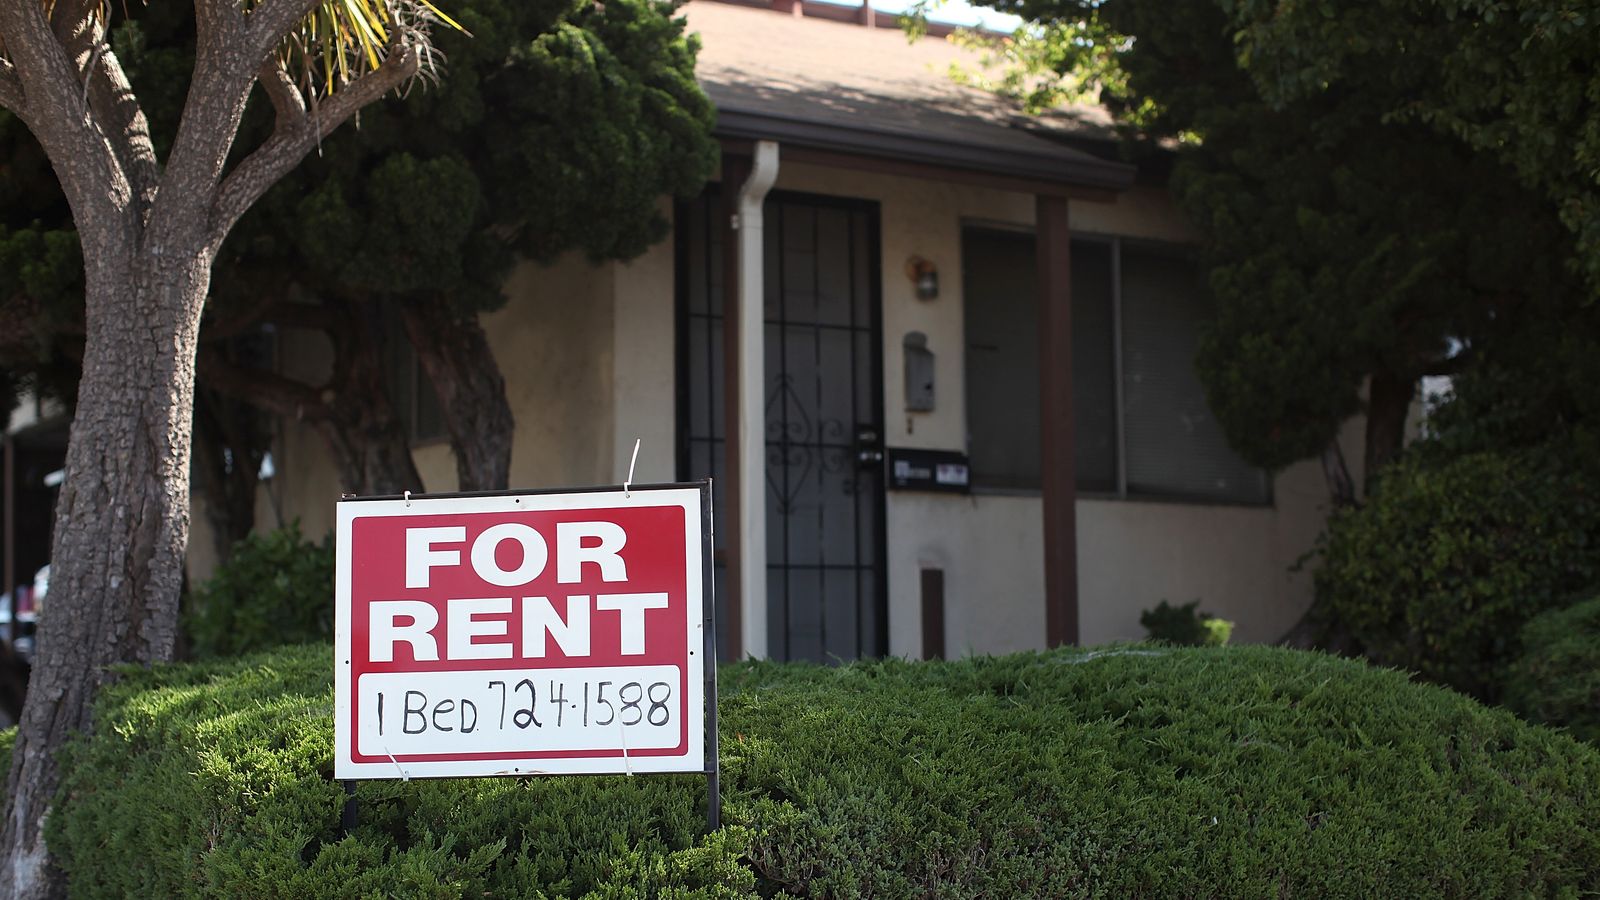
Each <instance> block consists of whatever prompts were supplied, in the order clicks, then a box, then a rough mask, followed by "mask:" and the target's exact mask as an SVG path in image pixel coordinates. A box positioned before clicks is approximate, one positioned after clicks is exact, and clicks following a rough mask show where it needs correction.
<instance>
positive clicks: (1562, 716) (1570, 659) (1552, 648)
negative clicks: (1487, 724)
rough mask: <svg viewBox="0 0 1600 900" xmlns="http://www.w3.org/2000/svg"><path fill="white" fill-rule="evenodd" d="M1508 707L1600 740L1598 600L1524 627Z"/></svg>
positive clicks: (1508, 686)
mask: <svg viewBox="0 0 1600 900" xmlns="http://www.w3.org/2000/svg"><path fill="white" fill-rule="evenodd" d="M1505 700H1506V705H1507V706H1509V707H1511V708H1512V709H1514V710H1516V711H1517V712H1518V713H1520V714H1521V715H1522V716H1524V717H1526V718H1528V719H1530V720H1532V721H1535V722H1545V723H1548V724H1551V725H1560V726H1563V727H1565V728H1567V729H1569V730H1570V731H1571V732H1572V733H1573V735H1575V736H1577V737H1580V738H1582V739H1584V740H1586V741H1590V742H1593V743H1597V744H1600V598H1595V599H1591V600H1587V601H1585V602H1583V603H1578V604H1574V605H1572V606H1568V607H1564V608H1561V609H1555V610H1551V611H1550V612H1547V613H1544V614H1543V615H1540V616H1537V617H1535V618H1534V619H1533V621H1531V622H1529V623H1528V624H1527V626H1526V627H1524V628H1523V629H1522V655H1521V656H1520V657H1518V658H1517V660H1516V662H1515V663H1513V664H1512V665H1511V669H1510V672H1509V673H1508V678H1507V682H1506V697H1505Z"/></svg>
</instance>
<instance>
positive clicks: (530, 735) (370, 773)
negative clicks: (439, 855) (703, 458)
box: [334, 483, 716, 779]
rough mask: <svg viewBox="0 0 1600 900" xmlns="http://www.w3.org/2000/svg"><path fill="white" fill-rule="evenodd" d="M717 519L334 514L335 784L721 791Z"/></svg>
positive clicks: (504, 505)
mask: <svg viewBox="0 0 1600 900" xmlns="http://www.w3.org/2000/svg"><path fill="white" fill-rule="evenodd" d="M709 503H710V500H709V485H708V484H704V483H702V484H695V485H666V486H660V487H633V488H632V489H631V490H629V491H623V490H618V489H605V490H592V491H576V492H564V493H505V494H477V495H434V496H415V497H409V498H394V499H370V500H369V499H353V500H346V501H344V502H341V503H340V504H339V506H338V525H337V532H336V535H337V553H338V562H337V569H336V585H335V616H336V621H335V644H334V653H335V659H334V665H335V679H334V681H335V698H334V704H335V728H334V752H335V761H334V769H335V777H336V778H340V779H359V778H400V777H405V778H416V777H459V776H481V775H532V774H580V773H589V774H602V773H614V774H621V773H625V772H627V773H634V772H693V773H698V774H708V775H711V774H713V773H714V772H715V769H716V762H715V752H716V751H715V743H716V738H715V708H714V706H712V705H711V704H714V703H715V689H714V687H711V686H710V685H711V682H710V679H711V678H712V677H714V673H715V659H714V658H713V656H712V654H713V653H714V652H715V651H714V646H713V642H714V637H713V635H712V634H711V631H712V628H713V623H712V620H711V618H710V616H709V613H710V610H711V600H710V583H709V580H708V578H707V573H708V564H707V560H708V559H709V554H710V546H711V523H710V506H709ZM708 716H709V723H710V727H709V728H708Z"/></svg>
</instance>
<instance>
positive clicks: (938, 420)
mask: <svg viewBox="0 0 1600 900" xmlns="http://www.w3.org/2000/svg"><path fill="white" fill-rule="evenodd" d="M777 189H779V190H790V191H803V192H810V193H819V194H831V195H837V196H845V197H859V198H865V199H870V200H876V201H877V202H878V203H879V208H880V212H881V216H882V234H883V244H882V254H883V256H882V263H883V286H882V290H883V304H884V310H883V326H884V334H883V359H884V373H883V374H884V392H885V393H884V400H885V402H884V407H885V415H886V419H887V421H886V422H885V433H886V437H887V440H888V442H889V444H890V445H892V446H902V447H920V448H930V449H947V450H961V451H965V450H966V408H965V393H966V391H965V384H964V374H965V363H964V359H963V348H964V345H965V342H964V340H963V337H962V331H963V326H962V320H963V307H962V277H961V275H962V273H961V227H962V225H963V223H964V222H986V223H991V224H1001V225H1004V224H1012V225H1018V226H1026V227H1031V226H1032V224H1033V213H1034V198H1033V197H1032V196H1031V195H1027V194H1018V193H1011V192H1004V191H995V190H989V189H983V188H975V187H968V186H964V185H956V184H948V183H939V182H930V181H921V180H915V179H903V178H890V177H885V176H882V175H877V174H868V173H857V172H844V171H839V170H833V169H826V168H821V167H817V166H809V165H798V164H785V165H784V166H783V167H782V168H781V170H780V173H779V176H778V184H777ZM1070 213H1071V221H1072V227H1073V229H1074V230H1075V231H1078V232H1081V233H1091V234H1102V235H1119V236H1124V237H1140V238H1148V239H1156V240H1164V241H1175V242H1184V241H1190V240H1193V239H1194V233H1193V231H1192V230H1191V228H1190V227H1189V225H1188V224H1187V223H1186V222H1185V221H1184V220H1183V218H1182V217H1181V216H1180V215H1179V214H1178V213H1177V212H1176V210H1175V209H1174V208H1173V207H1172V205H1171V203H1170V201H1169V200H1168V198H1167V195H1166V194H1165V192H1163V191H1159V190H1156V189H1152V188H1148V187H1140V188H1135V189H1134V190H1133V191H1130V192H1129V193H1127V194H1125V195H1123V196H1121V197H1119V198H1118V199H1117V201H1116V202H1115V203H1109V204H1107V203H1088V202H1079V201H1074V202H1073V203H1072V204H1071V205H1070ZM914 255H915V256H921V257H923V258H925V259H928V260H931V261H932V262H933V263H934V264H935V265H937V266H938V269H939V285H940V296H939V297H938V298H937V299H936V300H933V301H928V302H924V301H920V300H917V299H916V297H915V295H914V293H913V290H912V285H911V282H910V280H909V279H907V278H906V276H905V275H904V274H903V268H904V264H905V261H906V259H907V258H908V257H911V256H914ZM913 330H915V331H921V332H923V333H924V334H926V335H927V336H928V346H929V348H930V349H931V350H933V352H934V353H935V354H936V370H935V381H936V384H937V395H938V396H937V408H936V409H935V410H934V411H933V412H929V413H907V412H905V410H904V402H903V398H904V391H903V386H902V379H903V369H902V366H903V362H902V357H901V339H902V337H903V336H904V335H905V333H906V332H908V331H913ZM1274 497H1275V501H1274V504H1273V505H1272V506H1271V507H1255V508H1252V507H1240V506H1218V505H1206V504H1185V503H1168V502H1160V503H1156V502H1146V501H1133V500H1114V499H1081V500H1080V501H1079V502H1078V560H1079V608H1080V615H1079V628H1080V634H1081V637H1082V640H1083V641H1084V642H1085V643H1101V642H1105V641H1111V640H1124V639H1138V638H1140V637H1142V636H1143V629H1142V628H1141V627H1140V626H1139V613H1140V612H1141V611H1142V610H1144V609H1147V608H1150V607H1152V606H1155V605H1156V604H1157V603H1158V602H1160V601H1161V600H1163V599H1165V600H1169V601H1171V602H1173V603H1186V602H1188V601H1189V600H1193V599H1197V598H1198V599H1199V600H1200V601H1201V608H1202V609H1205V610H1207V611H1211V612H1213V613H1215V614H1217V615H1221V616H1223V617H1225V618H1232V619H1233V620H1235V621H1236V622H1237V629H1236V631H1235V635H1236V638H1235V639H1236V640H1241V641H1271V640H1275V639H1277V638H1278V637H1280V636H1281V635H1282V634H1283V633H1284V632H1285V631H1287V630H1288V629H1289V627H1290V626H1292V625H1293V624H1294V623H1295V622H1296V621H1297V620H1298V618H1299V616H1300V614H1301V613H1302V612H1303V611H1304V609H1305V606H1306V604H1307V603H1308V602H1309V600H1310V593H1309V587H1310V586H1309V579H1308V576H1307V575H1306V574H1304V573H1301V574H1293V573H1291V572H1290V571H1289V570H1290V567H1291V566H1292V565H1293V564H1294V563H1295V562H1296V561H1297V560H1298V559H1299V558H1300V557H1301V556H1302V555H1303V554H1304V553H1305V552H1306V551H1307V550H1308V549H1310V548H1311V546H1312V544H1313V542H1314V541H1315V539H1316V535H1317V533H1318V531H1319V530H1320V528H1321V522H1322V516H1323V507H1324V505H1325V497H1326V491H1325V489H1324V488H1323V485H1322V480H1321V474H1320V470H1319V469H1318V468H1317V467H1316V466H1315V465H1313V464H1303V465H1301V466H1297V467H1295V468H1293V469H1291V470H1289V471H1288V472H1285V473H1284V474H1283V475H1281V476H1280V477H1279V478H1278V479H1276V481H1275V483H1274ZM887 507H888V509H887V515H888V533H889V555H888V558H889V594H890V597H889V622H890V625H889V635H890V648H889V649H890V652H891V653H895V654H898V655H906V656H915V655H918V654H920V652H921V641H922V639H921V634H922V632H921V627H922V625H921V598H920V595H919V591H920V584H921V578H920V570H921V569H923V568H928V567H935V568H940V569H943V570H944V572H945V597H946V612H945V620H946V647H947V649H948V650H949V652H951V653H1004V652H1008V651H1012V650H1021V649H1031V648H1039V647H1042V646H1043V645H1044V607H1043V595H1044V572H1043V547H1042V541H1041V535H1040V533H1039V529H1040V526H1041V522H1042V509H1041V501H1040V500H1039V498H1038V497H1037V496H1000V495H983V494H979V495H974V496H970V497H958V496H948V495H934V494H920V493H912V492H898V491H890V492H889V495H888V500H887Z"/></svg>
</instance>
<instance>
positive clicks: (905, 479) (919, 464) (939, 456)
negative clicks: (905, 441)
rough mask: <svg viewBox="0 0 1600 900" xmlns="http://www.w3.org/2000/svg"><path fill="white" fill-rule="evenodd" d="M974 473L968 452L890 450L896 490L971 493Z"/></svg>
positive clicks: (890, 463)
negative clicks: (968, 458)
mask: <svg viewBox="0 0 1600 900" xmlns="http://www.w3.org/2000/svg"><path fill="white" fill-rule="evenodd" d="M971 471H972V470H971V466H970V464H969V463H968V460H967V455H966V454H965V453H959V452H957V451H954V450H914V449H909V448H904V447H890V448H889V486H890V487H892V488H894V489H896V490H902V491H938V492H941V493H951V494H966V493H970V492H971V490H972V476H971Z"/></svg>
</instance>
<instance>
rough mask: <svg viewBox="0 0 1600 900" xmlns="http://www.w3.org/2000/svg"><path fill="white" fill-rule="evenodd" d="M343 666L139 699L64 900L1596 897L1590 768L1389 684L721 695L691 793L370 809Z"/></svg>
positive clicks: (1043, 675)
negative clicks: (716, 769) (709, 807)
mask: <svg viewBox="0 0 1600 900" xmlns="http://www.w3.org/2000/svg"><path fill="white" fill-rule="evenodd" d="M331 669H332V654H331V652H330V651H329V649H328V648H327V647H325V646H324V647H302V648H292V649H287V650H282V651H279V652H276V653H271V654H264V655H258V656H255V657H251V658H248V659H245V660H243V661H236V662H226V663H208V664H199V665H189V666H175V667H164V668H159V669H156V670H154V671H148V670H146V671H128V672H125V673H124V676H123V677H124V680H123V681H122V682H121V683H118V684H114V685H112V686H110V687H108V688H107V689H106V690H105V692H104V694H103V695H102V699H101V701H100V702H99V704H98V706H97V710H96V722H97V730H96V733H95V734H94V736H93V737H91V738H87V739H83V740H81V741H79V742H78V743H76V744H73V745H71V746H70V747H69V748H68V750H67V751H66V754H65V756H64V770H65V776H64V783H63V787H62V794H61V796H60V797H59V798H58V803H57V805H56V811H55V813H54V814H53V815H52V816H51V818H50V820H49V823H48V829H49V830H48V832H47V838H48V840H49V842H50V845H51V847H52V848H53V849H54V850H55V851H56V853H57V854H58V855H59V859H60V862H61V865H62V866H63V868H64V870H65V871H66V873H67V875H68V878H69V885H70V888H71V891H72V893H73V894H74V895H76V896H80V897H99V896H118V897H121V896H163V897H165V896H175V897H217V896H230V897H231V896H251V897H318V896H339V897H355V896H375V895H394V896H404V897H445V896H448V897H462V896H472V897H480V896H495V897H546V896H581V895H586V896H595V897H630V896H631V897H645V896H651V897H685V896H711V897H718V896H722V897H731V896H752V895H756V894H760V895H762V896H773V895H777V894H784V895H790V896H809V897H864V896H872V897H948V898H965V897H978V896H988V897H1052V898H1058V897H1079V896H1091V895H1093V896H1230V897H1231V896H1261V897H1265V896H1273V897H1278V896H1319V897H1320V896H1327V897H1368V896H1463V897H1464V896H1523V895H1530V894H1535V895H1577V894H1583V893H1593V892H1595V891H1600V832H1597V828H1600V751H1597V750H1596V749H1595V748H1593V747H1590V746H1588V745H1584V744H1580V743H1578V742H1576V741H1573V740H1572V739H1571V738H1569V737H1567V736H1565V735H1561V734H1557V733H1554V732H1551V731H1549V730H1547V729H1542V728H1537V727H1534V726H1530V725H1527V724H1525V723H1523V722H1521V721H1519V720H1517V719H1516V718H1515V717H1514V716H1512V715H1511V714H1510V713H1508V712H1505V711H1502V710H1495V709H1488V708H1485V707H1483V706H1481V705H1479V704H1478V703H1476V702H1474V701H1472V700H1470V699H1468V698H1466V697H1463V696H1460V695H1458V694H1453V693H1451V692H1449V691H1446V690H1443V689H1440V688H1436V687H1432V686H1428V685H1421V684H1415V683H1412V682H1410V681H1408V680H1407V678H1406V677H1405V676H1404V675H1401V674H1399V673H1396V672H1390V671H1383V670H1378V669H1373V668H1369V667H1367V666H1365V665H1364V664H1361V663H1359V662H1352V661H1349V660H1340V659H1335V658H1332V657H1327V656H1322V655H1318V654H1311V653H1303V652H1297V651H1290V650H1282V649H1276V648H1265V647H1238V648H1215V649H1211V648H1207V649H1173V648H1152V647H1129V648H1113V649H1105V650H1096V651H1092V652H1084V651H1057V652H1051V653H1041V654H1021V655H1016V656H1008V657H1002V658H996V659H973V660H962V661H955V662H943V663H938V662H935V663H911V662H904V661H898V660H889V661H882V662H862V663H856V664H851V665H845V666H840V667H838V668H824V667H816V666H804V665H789V666H784V665H776V664H761V663H746V664H740V665H734V666H729V667H727V668H726V669H725V670H724V671H723V673H722V685H721V686H722V691H723V694H722V707H721V711H722V716H723V731H722V747H723V756H722V761H723V767H724V788H725V791H726V803H725V808H724V821H725V822H728V823H729V827H727V828H725V829H724V830H723V831H721V832H719V833H718V834H716V835H713V836H709V837H707V836H704V835H703V834H702V831H703V829H704V824H703V819H702V810H703V807H702V804H703V802H704V797H705V793H704V781H703V779H700V778H696V777H693V776H643V777H636V778H610V777H607V778H546V779H478V780H471V781H467V780H460V781H426V782H419V781H413V782H399V781H387V782H363V783H362V784H361V786H360V787H359V789H358V791H357V795H358V797H359V799H360V803H361V824H360V826H359V827H358V828H356V829H355V831H354V832H353V833H352V834H350V835H349V836H341V835H340V834H339V830H338V821H339V812H340V808H341V805H342V802H343V799H344V797H343V794H342V792H341V790H340V786H339V785H338V784H337V783H335V782H333V781H332V780H331V777H330V771H329V769H330V760H331V755H332V734H331V731H332V722H331V719H332V692H331V688H330V670H331Z"/></svg>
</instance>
